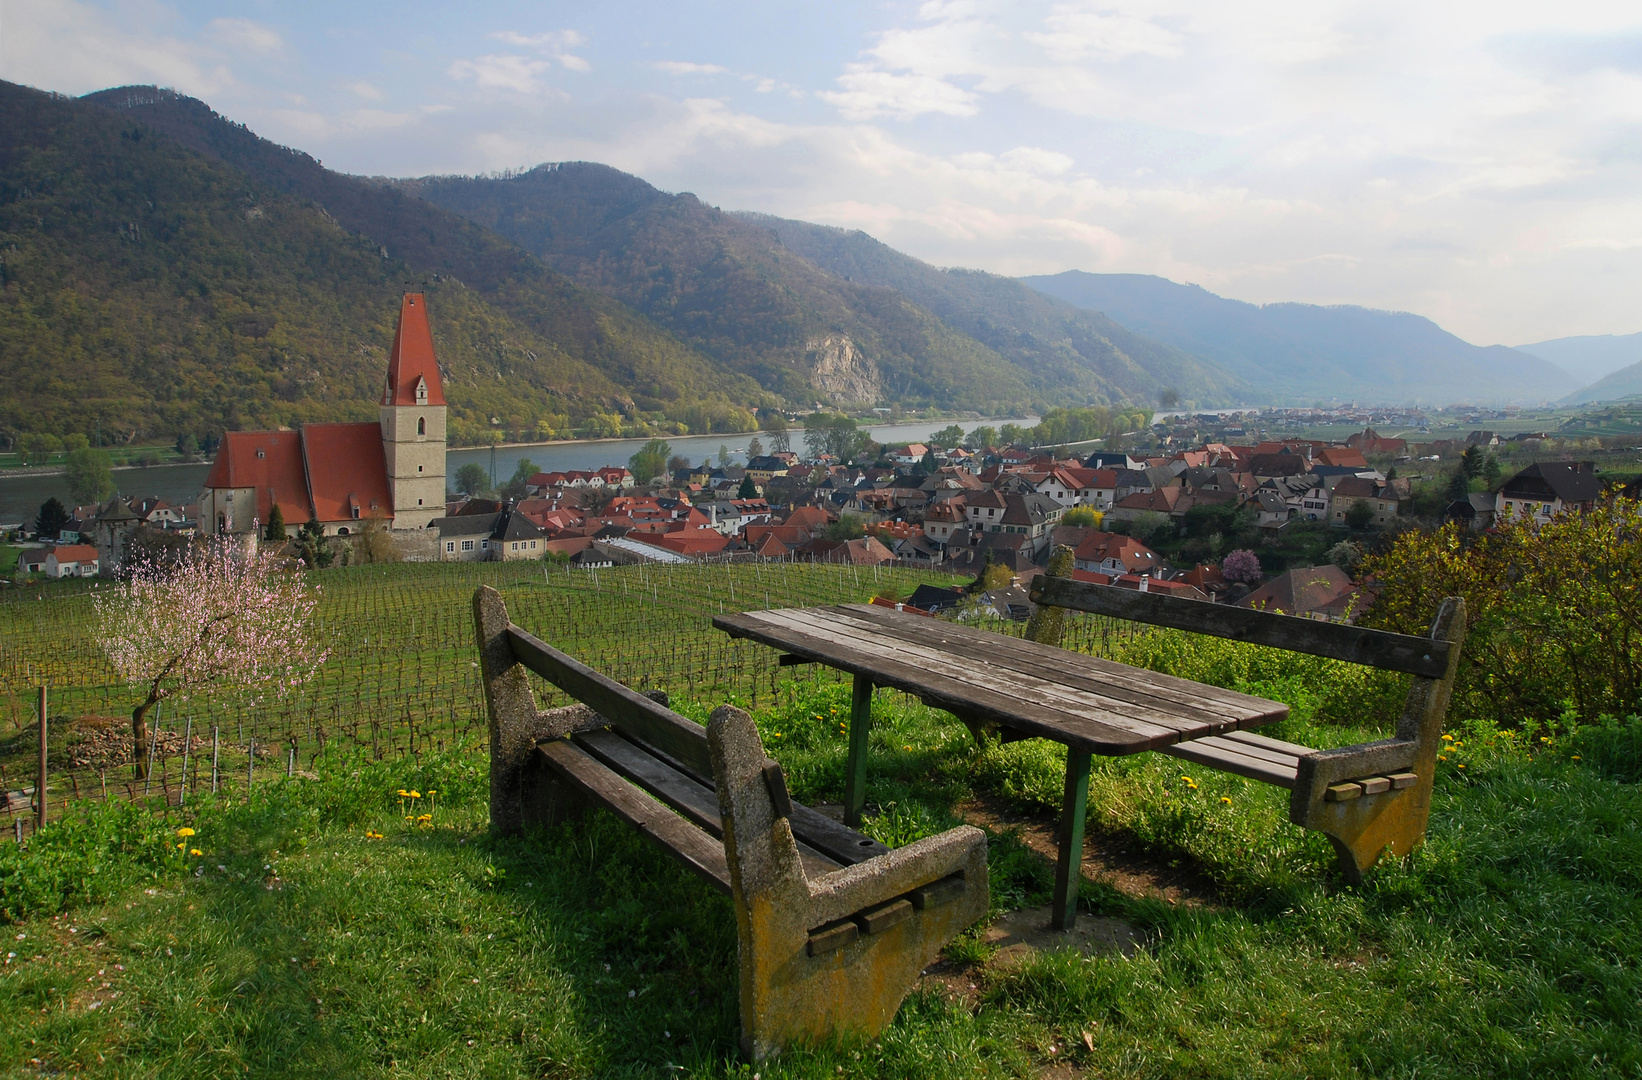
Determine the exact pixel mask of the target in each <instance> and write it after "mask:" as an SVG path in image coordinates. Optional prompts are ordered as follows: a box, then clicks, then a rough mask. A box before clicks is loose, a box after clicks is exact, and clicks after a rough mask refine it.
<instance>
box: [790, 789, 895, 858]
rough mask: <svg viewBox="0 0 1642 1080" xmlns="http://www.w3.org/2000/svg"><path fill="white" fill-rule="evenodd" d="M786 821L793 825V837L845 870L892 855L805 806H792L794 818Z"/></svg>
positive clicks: (844, 826)
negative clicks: (881, 856)
mask: <svg viewBox="0 0 1642 1080" xmlns="http://www.w3.org/2000/svg"><path fill="white" fill-rule="evenodd" d="M787 820H788V821H789V822H791V824H792V834H793V836H795V837H797V838H798V839H799V840H800V841H801V842H803V843H805V844H808V845H809V846H810V847H812V848H814V849H815V850H817V851H819V852H821V854H823V855H825V856H827V857H828V858H829V859H835V860H837V861H838V862H840V863H842V864H843V865H845V866H853V865H855V864H856V863H859V862H866V861H867V860H868V859H875V858H877V857H878V856H880V855H885V854H888V852H889V848H887V847H885V846H884V845H883V844H880V843H879V842H878V841H876V840H874V839H873V838H872V837H870V836H867V835H865V834H864V833H858V832H856V831H855V830H854V829H852V828H850V827H849V826H847V825H845V824H843V823H842V822H838V821H834V820H833V819H832V818H830V817H828V816H827V815H825V814H823V813H821V812H820V811H819V810H813V809H811V808H810V807H808V806H805V805H804V804H803V803H793V804H792V817H790V818H788V819H787Z"/></svg>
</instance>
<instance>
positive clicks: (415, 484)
mask: <svg viewBox="0 0 1642 1080" xmlns="http://www.w3.org/2000/svg"><path fill="white" fill-rule="evenodd" d="M276 505H277V506H278V507H279V508H280V516H281V517H283V518H284V519H285V528H286V532H287V534H288V535H293V534H295V532H296V530H297V529H298V528H299V527H300V526H302V525H305V524H307V523H308V522H310V521H313V522H317V523H318V524H319V525H320V527H321V528H322V529H323V531H324V532H325V534H326V535H328V536H346V535H348V534H349V533H351V532H355V531H357V530H359V529H360V528H361V527H362V526H363V524H364V522H365V521H367V520H369V519H371V518H376V519H378V520H380V521H382V522H383V524H385V525H386V526H388V527H389V528H391V529H396V530H403V529H421V528H426V527H427V526H428V525H430V524H432V523H433V522H434V521H435V520H436V519H438V518H441V517H443V516H444V514H445V396H444V390H443V388H442V386H441V384H440V379H439V364H438V362H437V360H436V359H435V358H434V352H433V333H432V331H431V329H430V328H429V324H428V313H427V301H426V298H425V297H424V296H423V295H422V294H421V293H406V294H405V295H404V296H403V297H402V298H401V299H400V306H399V325H398V328H397V329H396V330H395V331H394V335H393V347H392V348H391V350H390V351H389V353H388V370H387V381H386V385H385V387H384V388H383V391H382V397H381V400H380V403H379V408H378V419H377V420H376V421H374V422H365V423H354V424H305V425H303V427H302V428H301V429H300V430H298V431H230V432H228V433H226V434H225V435H224V436H223V440H222V446H221V447H220V448H219V449H218V451H217V456H216V460H215V461H214V462H212V465H211V472H210V475H208V476H207V477H206V480H205V490H204V492H203V493H202V494H201V495H200V526H201V528H202V529H203V530H204V531H205V532H206V533H207V534H208V535H211V536H221V535H228V534H240V535H243V534H245V533H250V532H253V531H256V530H258V529H260V528H262V527H263V526H264V525H266V524H267V522H268V520H269V517H270V516H271V515H272V513H273V508H274V507H275V506H276Z"/></svg>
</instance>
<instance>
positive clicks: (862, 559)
mask: <svg viewBox="0 0 1642 1080" xmlns="http://www.w3.org/2000/svg"><path fill="white" fill-rule="evenodd" d="M810 558H811V559H812V560H813V561H815V562H822V563H845V564H847V565H850V566H883V565H886V564H888V563H893V562H894V561H895V553H894V552H892V551H890V549H889V548H887V547H885V546H884V545H883V543H882V542H881V541H880V540H879V539H878V538H877V537H875V536H868V537H864V538H863V539H860V540H816V541H814V542H812V543H811V545H810Z"/></svg>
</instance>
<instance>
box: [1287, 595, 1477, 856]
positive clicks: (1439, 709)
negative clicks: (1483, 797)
mask: <svg viewBox="0 0 1642 1080" xmlns="http://www.w3.org/2000/svg"><path fill="white" fill-rule="evenodd" d="M1431 637H1432V638H1434V639H1437V640H1443V641H1449V642H1452V643H1453V646H1452V648H1451V649H1450V650H1449V653H1448V657H1449V659H1448V670H1447V672H1446V673H1445V674H1444V675H1443V677H1442V678H1440V679H1422V678H1418V677H1416V678H1415V679H1414V682H1413V685H1412V686H1411V687H1410V688H1409V691H1408V700H1407V702H1406V703H1405V704H1404V706H1403V715H1402V718H1401V719H1400V720H1399V721H1398V723H1397V737H1396V738H1395V739H1386V740H1384V741H1382V742H1374V743H1366V744H1364V745H1362V746H1346V747H1341V748H1339V749H1337V750H1320V751H1317V752H1316V753H1312V754H1308V755H1306V756H1305V757H1302V758H1301V759H1300V760H1299V763H1298V766H1299V767H1298V771H1297V775H1296V776H1295V783H1294V792H1293V795H1292V798H1291V801H1290V804H1289V819H1290V820H1291V821H1293V822H1294V823H1295V824H1296V825H1301V826H1304V827H1305V828H1308V829H1315V830H1317V831H1318V832H1321V833H1325V834H1327V836H1328V838H1329V839H1330V840H1331V841H1333V843H1334V850H1335V852H1336V854H1337V855H1338V856H1339V861H1340V871H1341V873H1342V874H1344V875H1345V877H1346V879H1347V880H1349V881H1352V882H1354V883H1355V882H1359V881H1361V880H1362V877H1363V875H1364V874H1365V873H1367V872H1368V871H1369V870H1370V869H1371V868H1372V867H1373V866H1374V864H1375V863H1376V862H1377V861H1379V858H1380V855H1381V854H1382V853H1383V852H1384V851H1385V850H1386V849H1387V848H1389V849H1390V850H1391V853H1392V855H1394V856H1396V857H1398V858H1402V857H1403V856H1406V855H1407V854H1409V853H1410V852H1411V851H1413V850H1414V849H1415V848H1416V847H1418V846H1419V845H1420V844H1421V843H1422V842H1423V841H1424V840H1425V828H1426V823H1427V822H1428V821H1429V820H1430V817H1431V788H1432V785H1433V784H1434V783H1435V781H1436V773H1437V750H1438V748H1439V747H1440V746H1441V745H1442V729H1443V722H1444V720H1445V719H1446V718H1447V716H1448V702H1449V698H1450V697H1452V695H1453V692H1454V677H1455V674H1456V673H1457V672H1458V670H1459V661H1460V647H1461V645H1463V644H1464V641H1465V601H1464V600H1463V599H1459V598H1453V599H1450V600H1447V601H1444V603H1443V606H1442V608H1441V609H1440V610H1439V611H1438V612H1437V617H1436V619H1435V620H1434V621H1433V623H1432V626H1431ZM1410 773H1412V774H1413V775H1414V777H1415V781H1414V783H1413V784H1411V785H1410V786H1408V787H1403V788H1400V789H1389V788H1388V789H1386V790H1383V791H1376V792H1373V793H1368V794H1362V795H1360V796H1356V797H1352V798H1348V799H1343V800H1331V799H1330V797H1329V789H1330V788H1331V787H1335V786H1337V785H1347V786H1349V785H1350V784H1351V782H1353V781H1358V780H1361V779H1362V778H1364V777H1376V778H1383V777H1387V776H1391V775H1394V774H1402V775H1407V774H1410ZM1375 786H1379V785H1375ZM1338 794H1339V793H1338V792H1336V795H1338Z"/></svg>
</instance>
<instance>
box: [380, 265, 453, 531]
mask: <svg viewBox="0 0 1642 1080" xmlns="http://www.w3.org/2000/svg"><path fill="white" fill-rule="evenodd" d="M382 452H383V456H384V457H385V458H386V459H387V466H388V488H389V490H390V491H391V492H392V494H393V527H394V528H395V529H423V528H426V527H427V526H428V524H429V523H430V522H432V521H433V519H434V518H441V517H444V516H445V391H444V387H443V386H441V385H440V383H439V365H438V363H437V362H436V361H435V360H434V358H433V332H432V331H431V330H430V329H429V328H428V307H427V299H426V297H424V296H423V295H422V294H421V293H406V294H405V296H404V298H403V299H402V300H401V301H400V304H399V328H398V329H397V330H395V331H394V334H393V352H392V353H390V354H389V355H388V384H387V386H386V387H385V388H384V389H383V391H382Z"/></svg>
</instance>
